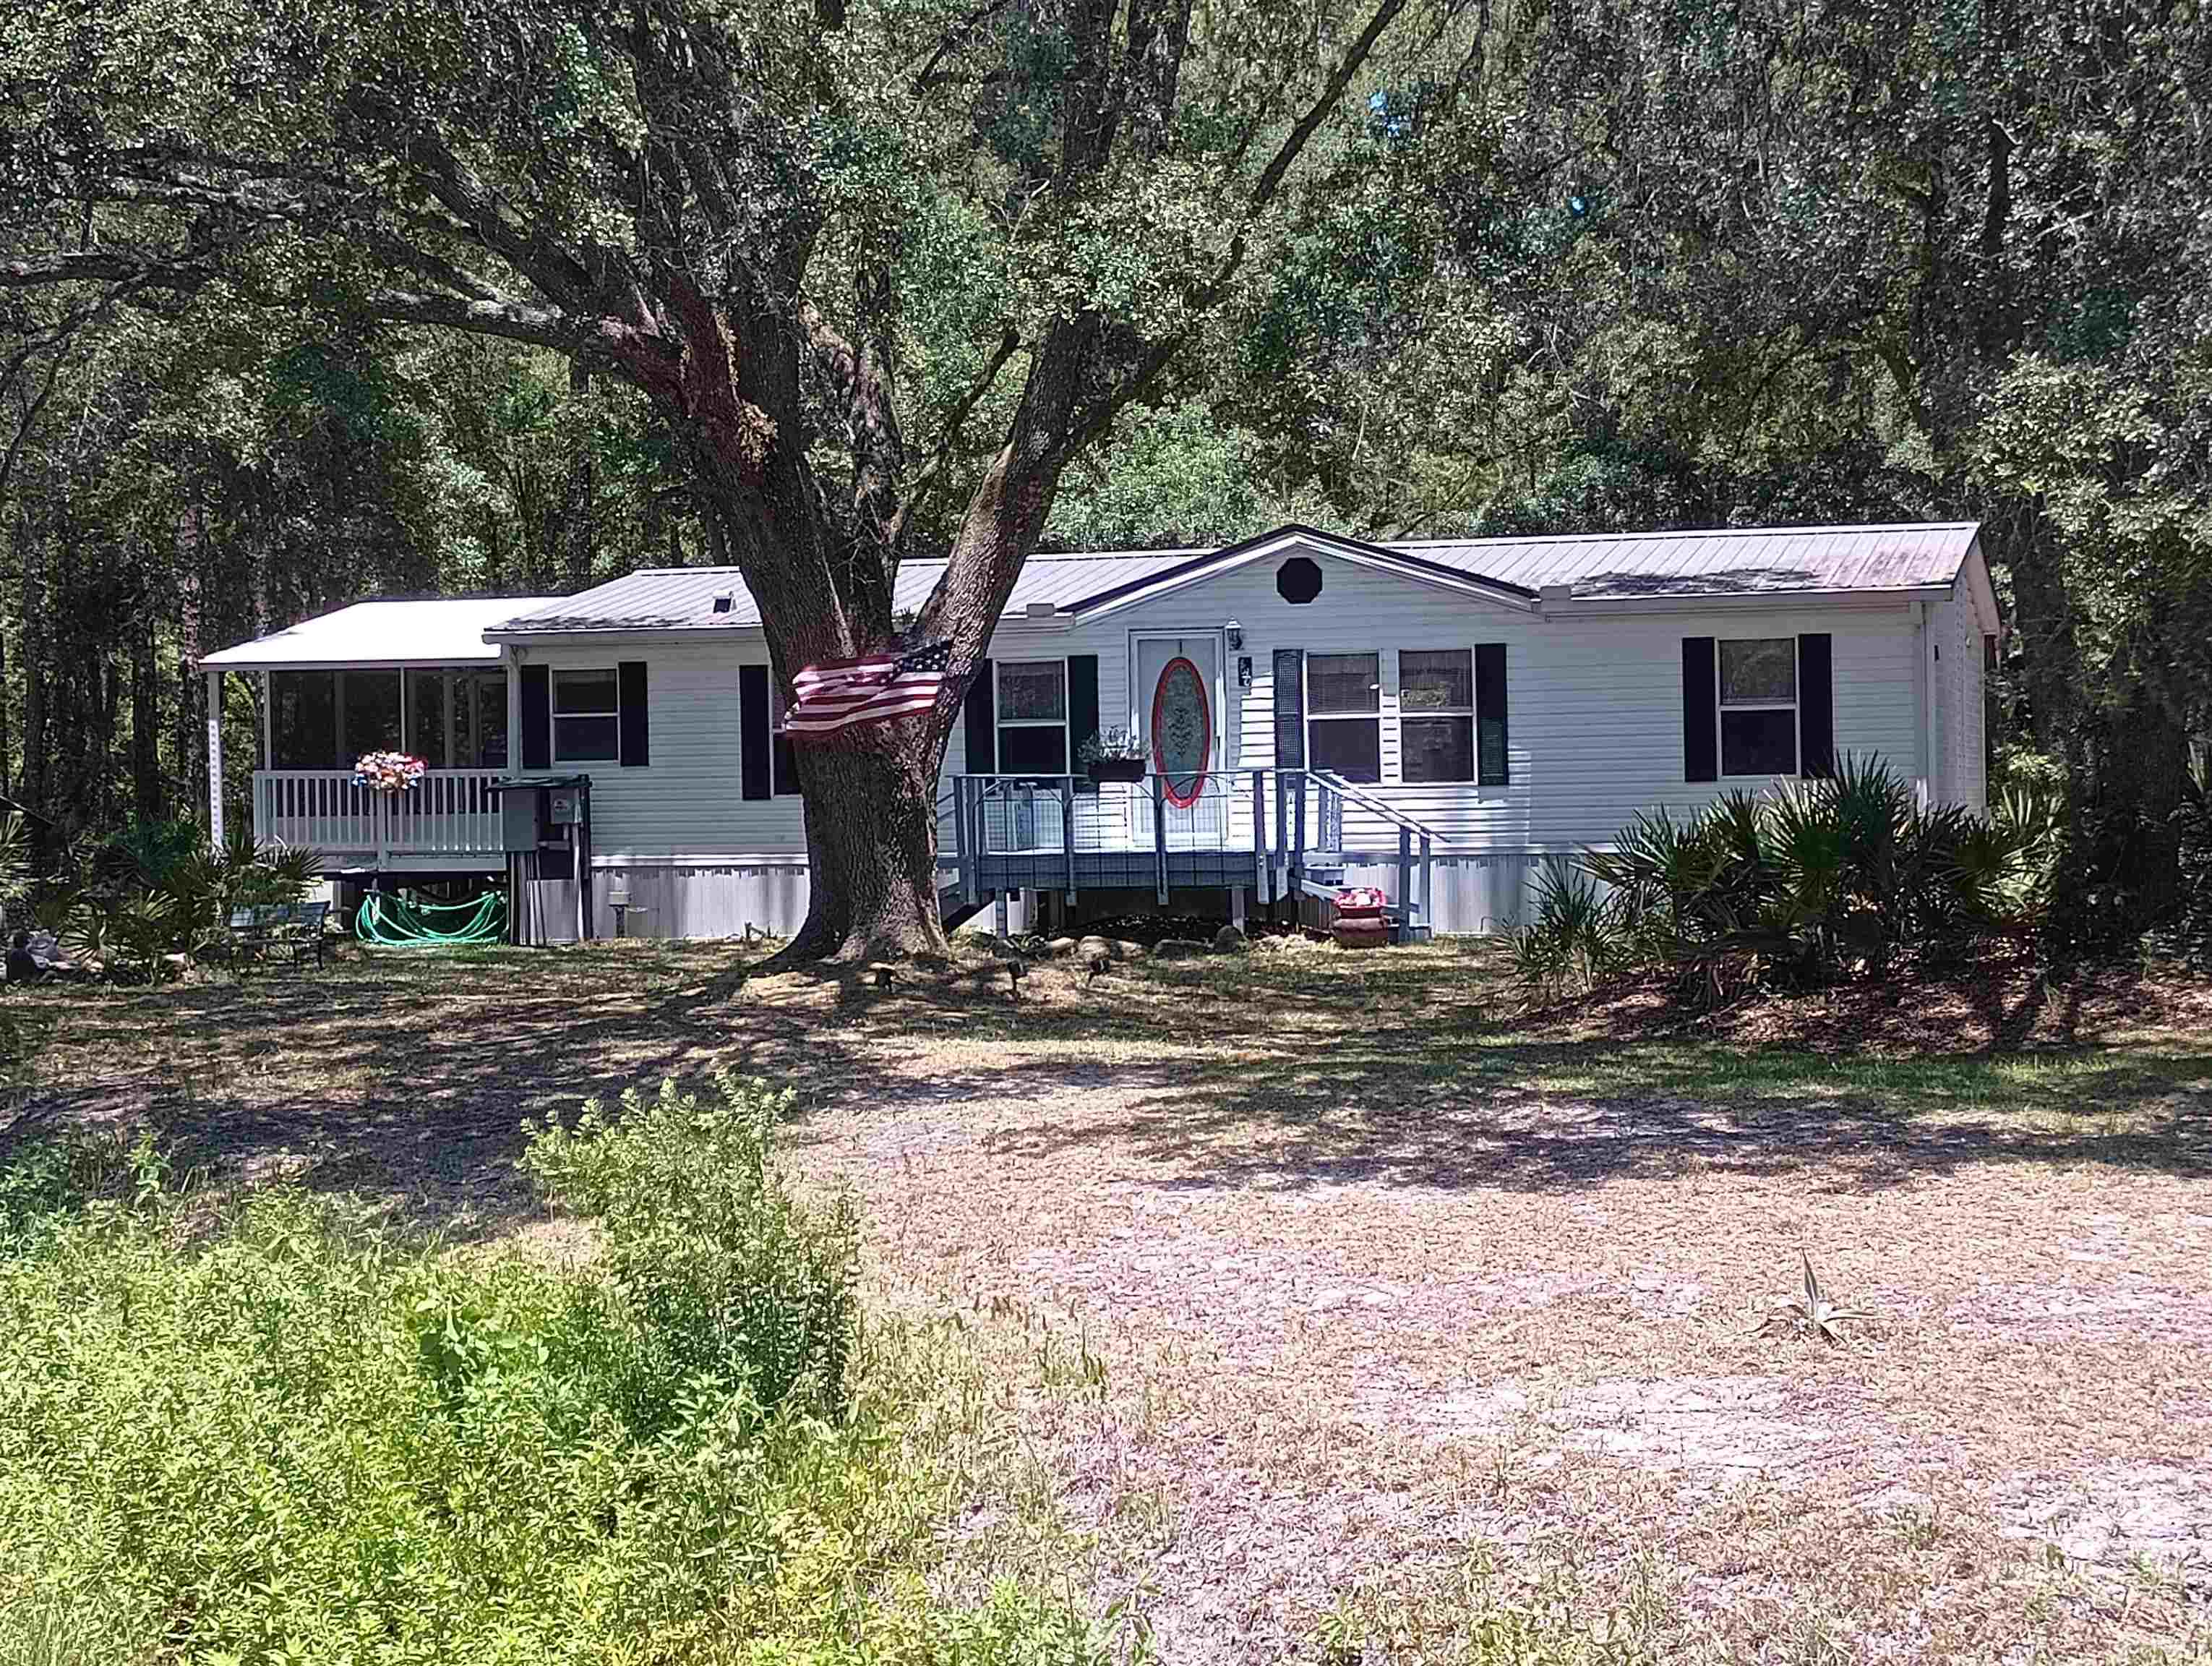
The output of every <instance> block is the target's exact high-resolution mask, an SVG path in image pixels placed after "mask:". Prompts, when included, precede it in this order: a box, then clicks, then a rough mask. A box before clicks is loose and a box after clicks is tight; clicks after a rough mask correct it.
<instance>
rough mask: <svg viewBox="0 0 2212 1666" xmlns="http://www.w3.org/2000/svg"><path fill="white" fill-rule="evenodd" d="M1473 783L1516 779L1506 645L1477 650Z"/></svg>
mask: <svg viewBox="0 0 2212 1666" xmlns="http://www.w3.org/2000/svg"><path fill="white" fill-rule="evenodd" d="M1474 780H1475V785H1477V786H1478V787H1505V786H1510V784H1511V783H1512V780H1513V770H1512V766H1511V763H1510V760H1509V757H1508V754H1507V751H1506V724H1505V644H1504V643H1503V642H1478V643H1476V644H1475V648H1474Z"/></svg>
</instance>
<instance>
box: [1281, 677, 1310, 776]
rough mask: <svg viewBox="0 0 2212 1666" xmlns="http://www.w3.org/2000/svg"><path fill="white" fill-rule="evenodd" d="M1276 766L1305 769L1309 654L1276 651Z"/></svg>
mask: <svg viewBox="0 0 2212 1666" xmlns="http://www.w3.org/2000/svg"><path fill="white" fill-rule="evenodd" d="M1275 767H1276V768H1277V769H1304V768H1305V767H1306V651H1305V650H1304V648H1277V649H1276V650H1275Z"/></svg>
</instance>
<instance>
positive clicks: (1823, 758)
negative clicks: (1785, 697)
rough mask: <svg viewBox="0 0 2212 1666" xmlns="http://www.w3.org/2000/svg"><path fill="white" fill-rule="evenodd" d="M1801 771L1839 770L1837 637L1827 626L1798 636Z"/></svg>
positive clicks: (1798, 757)
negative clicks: (1837, 766)
mask: <svg viewBox="0 0 2212 1666" xmlns="http://www.w3.org/2000/svg"><path fill="white" fill-rule="evenodd" d="M1797 773H1798V774H1799V775H1833V774H1835V773H1836V675H1835V638H1834V637H1833V636H1832V635H1829V634H1828V633H1827V632H1826V631H1825V630H1823V631H1819V632H1816V633H1814V634H1811V635H1803V636H1800V637H1799V638H1798V639H1797Z"/></svg>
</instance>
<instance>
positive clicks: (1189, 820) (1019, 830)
mask: <svg viewBox="0 0 2212 1666" xmlns="http://www.w3.org/2000/svg"><path fill="white" fill-rule="evenodd" d="M949 785H950V787H951V796H950V803H949V806H948V812H949V819H950V822H951V838H950V843H951V850H950V851H949V852H948V853H945V854H949V855H950V856H951V860H952V862H953V864H954V867H955V871H956V872H957V875H958V889H959V891H960V894H961V896H962V897H963V898H964V899H965V900H966V901H967V902H969V903H981V902H983V901H986V900H987V899H988V898H989V897H991V896H992V895H993V894H994V893H1003V892H1005V891H1016V890H1034V891H1044V892H1048V893H1054V892H1056V893H1059V894H1060V895H1061V896H1063V897H1066V900H1068V901H1069V902H1073V901H1074V900H1076V898H1077V897H1078V896H1079V894H1080V893H1081V892H1083V891H1151V892H1152V894H1153V896H1154V898H1155V899H1156V901H1158V903H1163V904H1164V903H1166V902H1167V901H1168V899H1169V896H1170V892H1172V891H1186V890H1200V889H1216V888H1225V889H1228V890H1231V891H1242V892H1243V893H1244V894H1245V895H1246V896H1247V897H1249V898H1250V899H1251V900H1252V901H1254V902H1256V903H1260V904H1261V905H1262V906H1270V905H1273V904H1274V903H1279V902H1285V901H1296V900H1298V899H1301V898H1304V897H1330V896H1333V895H1334V892H1335V890H1336V888H1337V886H1338V885H1340V884H1341V883H1343V880H1344V876H1345V872H1346V868H1347V866H1351V865H1352V864H1354V863H1357V864H1360V865H1363V866H1376V865H1378V864H1379V865H1382V866H1385V867H1386V868H1389V869H1390V870H1391V871H1392V872H1393V873H1394V875H1395V884H1394V885H1391V886H1390V887H1389V889H1390V891H1391V903H1392V907H1393V912H1394V913H1395V915H1396V916H1397V919H1398V921H1399V924H1400V925H1401V927H1402V928H1403V929H1404V930H1405V931H1406V933H1407V934H1408V935H1411V936H1420V935H1425V933H1426V930H1427V928H1428V926H1429V924H1430V922H1431V921H1432V920H1433V918H1434V913H1433V909H1432V907H1431V899H1432V896H1433V884H1434V872H1435V870H1434V857H1435V853H1436V850H1437V848H1438V847H1439V846H1441V845H1443V843H1444V842H1445V841H1443V839H1441V838H1439V837H1438V836H1437V835H1436V834H1435V833H1434V832H1433V831H1432V830H1430V829H1429V828H1426V827H1425V826H1423V825H1422V824H1420V823H1419V822H1418V821H1415V820H1413V818H1411V817H1409V816H1407V815H1406V814H1404V813H1403V812H1401V811H1399V810H1397V809H1395V807H1393V806H1390V805H1388V804H1386V803H1384V802H1383V800H1381V799H1379V798H1377V797H1376V796H1374V795H1372V794H1370V793H1365V792H1363V791H1362V790H1361V789H1360V788H1358V787H1356V786H1354V785H1353V784H1352V783H1351V782H1349V781H1345V780H1344V779H1343V778H1342V777H1340V776H1338V775H1331V774H1329V773H1328V772H1327V771H1324V770H1317V769H1220V770H1211V771H1208V772H1207V773H1206V774H1205V775H1200V776H1196V777H1191V776H1176V775H1161V774H1158V773H1154V774H1148V775H1146V776H1144V777H1143V778H1142V779H1141V780H1139V781H1128V782H1123V781H1097V782H1094V781H1091V779H1090V778H1089V777H1088V776H1087V775H955V776H953V777H952V778H951V781H950V783H949Z"/></svg>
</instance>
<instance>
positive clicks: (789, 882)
mask: <svg viewBox="0 0 2212 1666" xmlns="http://www.w3.org/2000/svg"><path fill="white" fill-rule="evenodd" d="M529 889H530V890H531V891H532V892H533V893H534V895H533V896H532V897H531V898H530V899H529V902H528V904H527V906H529V907H530V909H531V910H532V913H531V917H530V919H529V921H528V924H529V926H530V927H532V928H533V930H534V929H536V928H538V927H541V926H542V928H543V932H544V935H543V936H542V937H538V939H537V940H538V941H540V942H546V943H567V942H572V941H574V939H575V935H576V892H575V886H574V881H572V880H568V879H541V880H538V881H537V882H535V883H534V884H532V885H531V886H530V887H529ZM617 903H623V904H624V905H625V906H624V908H623V922H622V924H623V935H624V936H628V937H742V936H743V935H744V932H745V928H746V927H748V926H750V927H752V929H753V930H755V931H756V932H764V933H768V934H769V935H771V936H775V937H788V936H790V935H791V934H792V933H793V932H795V931H797V930H798V929H799V926H800V924H801V923H802V922H804V921H805V918H806V868H805V865H804V864H803V863H794V862H774V863H757V864H744V865H732V866H726V867H725V866H714V865H711V864H705V863H702V864H701V865H700V866H696V867H662V866H639V867H629V868H621V867H604V868H600V869H599V870H598V871H596V872H595V873H593V874H592V934H593V935H594V936H596V937H603V938H604V937H612V936H614V935H615V905H616V904H617Z"/></svg>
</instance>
